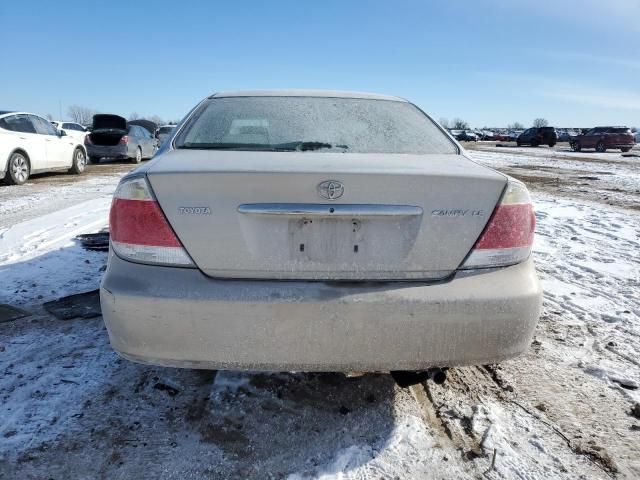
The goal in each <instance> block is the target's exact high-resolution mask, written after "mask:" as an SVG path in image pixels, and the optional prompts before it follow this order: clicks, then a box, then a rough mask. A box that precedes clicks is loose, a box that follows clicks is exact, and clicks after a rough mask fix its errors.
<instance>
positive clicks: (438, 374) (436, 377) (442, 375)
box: [429, 368, 447, 385]
mask: <svg viewBox="0 0 640 480" xmlns="http://www.w3.org/2000/svg"><path fill="white" fill-rule="evenodd" d="M429 380H431V381H432V382H433V383H435V384H436V385H442V384H443V383H444V382H445V381H446V380H447V371H446V370H445V369H443V368H432V369H430V370H429Z"/></svg>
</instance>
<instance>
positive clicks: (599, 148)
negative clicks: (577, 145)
mask: <svg viewBox="0 0 640 480" xmlns="http://www.w3.org/2000/svg"><path fill="white" fill-rule="evenodd" d="M606 151H607V147H606V146H605V145H604V142H603V141H599V142H598V144H597V145H596V152H598V153H604V152H606Z"/></svg>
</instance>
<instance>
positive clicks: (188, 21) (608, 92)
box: [0, 0, 640, 127]
mask: <svg viewBox="0 0 640 480" xmlns="http://www.w3.org/2000/svg"><path fill="white" fill-rule="evenodd" d="M0 25H2V28H1V31H2V38H3V42H2V46H0V65H2V75H0V109H2V108H11V109H20V110H27V111H33V112H36V113H40V114H43V115H46V114H48V113H50V114H52V115H53V116H54V117H58V116H59V112H60V110H61V111H62V116H63V117H66V112H67V108H68V106H69V105H71V104H79V105H84V106H88V107H91V108H95V109H98V110H100V111H103V112H110V113H120V114H122V115H125V116H128V115H129V114H130V113H132V112H137V113H139V114H141V115H153V114H157V115H160V116H161V117H164V118H169V119H174V118H181V117H182V116H183V115H184V114H185V113H186V112H187V111H188V110H189V109H190V108H191V107H192V106H193V105H195V103H197V102H198V101H199V100H200V99H202V98H203V97H205V96H206V95H208V94H210V93H213V92H215V91H221V90H229V89H244V88H330V89H349V90H364V91H374V92H381V93H389V94H394V95H399V96H402V97H406V98H408V99H410V100H412V101H413V102H414V103H416V104H418V105H419V106H420V107H422V108H423V109H424V110H426V111H427V112H429V113H430V114H432V115H433V116H434V117H435V118H440V117H446V118H449V119H451V118H454V117H460V118H463V119H465V120H467V121H468V122H470V123H471V124H472V125H473V126H476V127H481V126H485V125H488V126H498V125H505V124H507V123H512V122H514V121H519V122H521V123H523V124H525V125H530V124H531V122H532V120H533V119H534V118H535V117H540V116H542V117H545V118H547V119H548V120H549V121H550V122H551V123H552V124H554V125H557V126H563V125H577V126H590V125H595V124H626V125H629V126H638V127H640V1H638V0H606V1H603V0H565V1H553V0H549V1H545V0H509V1H500V0H477V1H475V0H468V1H465V0H457V1H450V0H449V1H447V0H433V1H426V0H424V1H417V0H415V1H400V0H398V1H391V0H389V1H386V2H383V1H373V0H372V1H364V0H351V1H349V0H343V1H338V0H323V1H304V0H298V1H278V0H273V1H269V2H267V1H253V2H250V1H227V2H214V1H208V2H205V1H202V2H199V1H187V0H184V1H181V2H176V1H171V2H163V1H159V0H155V1H152V2H145V1H142V0H138V1H122V2H119V1H109V2H99V1H96V2H92V1H87V0H83V1H77V2H76V1H67V0H64V1H55V2H54V1H42V2H38V1H34V2H26V1H22V2H18V1H2V2H0ZM60 107H62V108H60Z"/></svg>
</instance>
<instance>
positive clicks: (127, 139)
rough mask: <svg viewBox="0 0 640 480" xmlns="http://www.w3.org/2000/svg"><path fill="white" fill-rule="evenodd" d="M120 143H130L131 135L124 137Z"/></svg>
mask: <svg viewBox="0 0 640 480" xmlns="http://www.w3.org/2000/svg"><path fill="white" fill-rule="evenodd" d="M120 143H122V144H125V145H126V144H127V143H129V135H123V136H122V138H121V139H120Z"/></svg>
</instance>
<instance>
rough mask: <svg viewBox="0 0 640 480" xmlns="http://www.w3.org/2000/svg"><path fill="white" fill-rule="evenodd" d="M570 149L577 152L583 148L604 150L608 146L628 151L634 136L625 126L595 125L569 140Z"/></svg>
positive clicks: (632, 143)
mask: <svg viewBox="0 0 640 480" xmlns="http://www.w3.org/2000/svg"><path fill="white" fill-rule="evenodd" d="M570 145H571V150H573V151H574V152H579V151H580V150H582V149H583V148H595V149H596V151H597V152H606V151H607V149H608V148H619V149H620V150H622V151H623V152H628V151H629V150H631V149H632V148H633V146H634V145H635V138H634V136H633V133H631V130H630V129H628V128H627V127H596V128H592V129H591V130H589V131H588V132H587V133H584V134H582V135H578V136H577V137H575V138H574V139H573V140H571V144H570Z"/></svg>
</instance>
